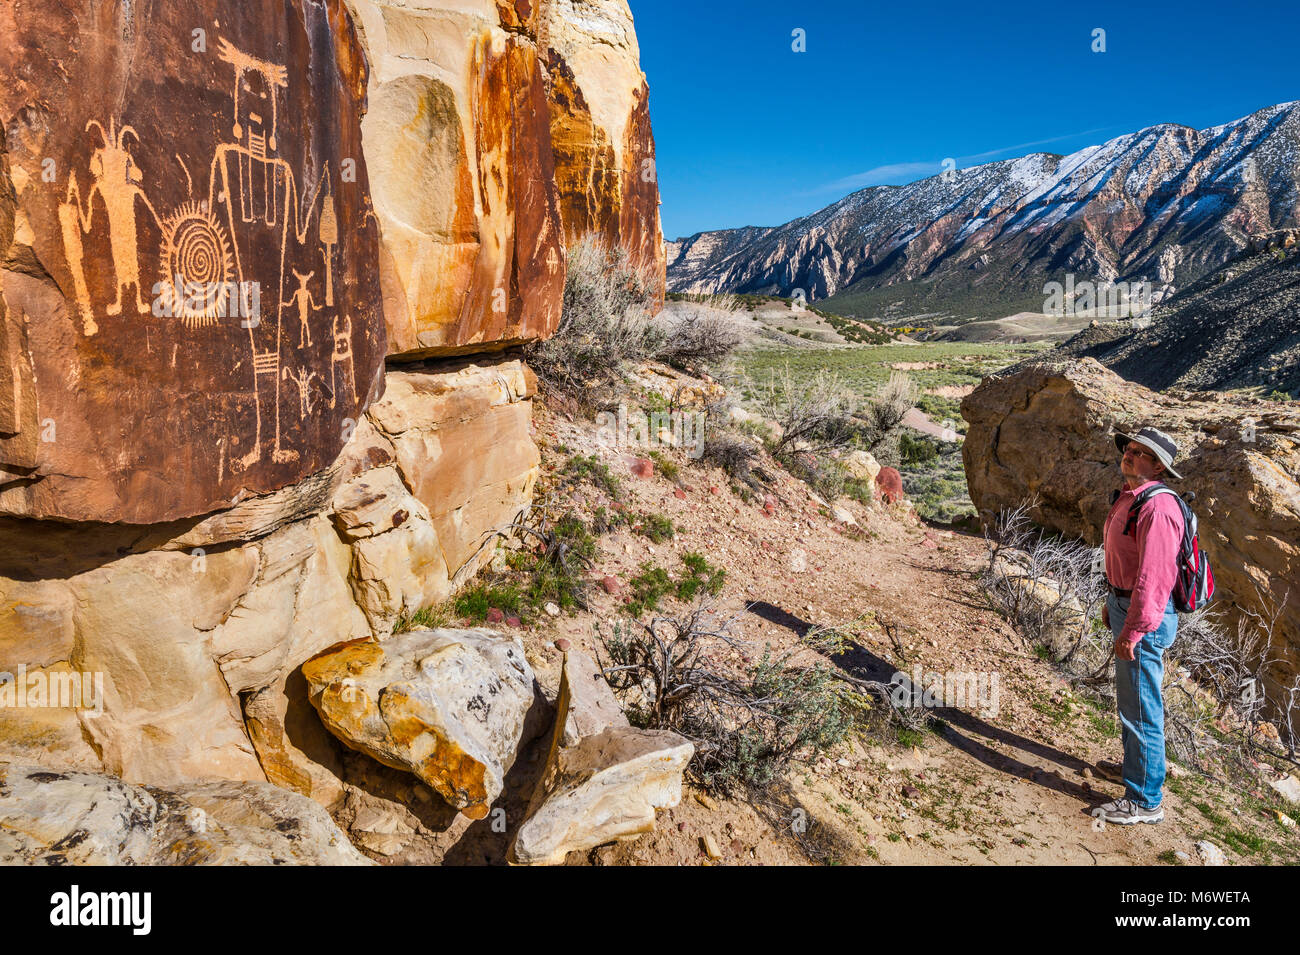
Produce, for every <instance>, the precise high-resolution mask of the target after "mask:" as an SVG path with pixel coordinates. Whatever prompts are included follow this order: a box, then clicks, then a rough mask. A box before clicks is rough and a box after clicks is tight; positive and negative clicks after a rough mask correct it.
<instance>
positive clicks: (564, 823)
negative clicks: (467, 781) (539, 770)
mask: <svg viewBox="0 0 1300 955" xmlns="http://www.w3.org/2000/svg"><path fill="white" fill-rule="evenodd" d="M556 711H557V712H556V718H555V729H554V732H553V735H552V739H551V750H550V755H549V756H548V757H547V764H546V769H545V771H544V772H543V775H542V779H541V781H540V782H539V783H538V787H537V791H536V793H535V794H534V795H533V799H532V801H531V803H530V805H529V808H528V815H527V818H525V820H524V822H523V824H522V825H521V826H520V827H519V830H518V832H517V833H516V835H515V839H514V842H513V844H512V846H511V849H510V861H511V862H514V863H516V864H520V865H558V864H559V863H561V862H563V861H564V857H565V856H566V855H567V854H568V853H570V852H574V851H582V850H584V849H591V848H593V847H595V846H598V845H601V844H602V843H605V842H611V841H614V840H616V839H618V840H625V839H634V838H636V837H637V836H639V835H640V834H642V833H644V832H649V831H651V830H653V829H654V826H655V811H656V810H657V809H664V808H668V807H671V806H675V805H677V804H678V803H679V802H681V798H682V773H683V772H685V770H686V765H687V763H689V762H690V760H691V757H692V756H693V755H694V753H695V747H694V746H693V745H692V744H691V743H690V742H689V741H687V740H686V739H684V738H682V737H681V736H679V735H677V734H676V733H674V732H672V731H670V730H643V729H635V728H633V727H632V726H630V725H629V724H628V721H627V718H626V717H625V716H624V715H623V711H622V709H621V708H620V707H619V705H618V701H617V700H615V699H614V694H613V693H612V692H611V691H610V688H609V684H608V683H606V682H605V677H604V676H603V675H602V674H601V671H600V667H598V666H597V665H596V663H595V662H594V661H593V660H592V659H591V658H590V657H589V656H587V655H586V654H584V653H581V652H579V651H577V650H569V651H567V652H566V653H565V655H564V670H563V675H562V677H561V682H560V695H559V698H558V700H557V701H556Z"/></svg>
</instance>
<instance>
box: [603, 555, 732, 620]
mask: <svg viewBox="0 0 1300 955" xmlns="http://www.w3.org/2000/svg"><path fill="white" fill-rule="evenodd" d="M682 563H683V564H684V565H685V566H686V570H687V573H686V575H685V576H684V577H682V578H681V579H680V580H676V581H674V580H673V579H672V578H671V577H669V576H668V571H666V570H664V569H663V568H662V567H656V566H654V565H653V564H651V563H650V562H648V561H647V562H646V563H643V564H642V565H641V572H640V573H639V574H637V575H636V576H635V577H633V578H632V579H631V580H630V581H628V589H629V590H630V591H631V597H632V601H631V603H629V604H628V606H627V609H628V612H629V613H631V614H632V616H634V617H639V616H641V615H642V614H643V613H645V612H646V611H647V610H658V609H659V601H660V600H662V599H663V598H664V597H667V596H669V595H672V596H674V597H676V598H677V599H678V600H682V601H691V600H694V599H695V598H696V597H697V596H698V595H699V594H700V592H701V591H703V592H705V593H708V594H710V595H713V596H716V595H717V594H718V592H719V591H721V590H722V585H723V583H724V582H725V581H726V577H727V572H726V571H725V570H723V569H722V568H721V567H714V566H712V565H711V564H710V563H709V562H708V561H707V560H705V559H704V557H702V556H701V555H699V554H696V553H689V554H683V555H682Z"/></svg>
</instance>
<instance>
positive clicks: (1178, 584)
mask: <svg viewBox="0 0 1300 955" xmlns="http://www.w3.org/2000/svg"><path fill="white" fill-rule="evenodd" d="M1157 494H1172V495H1173V498H1174V500H1175V501H1177V502H1178V507H1179V508H1180V509H1181V510H1182V512H1183V540H1182V543H1181V544H1180V545H1179V547H1178V577H1177V578H1176V579H1175V580H1174V593H1173V598H1174V609H1175V610H1177V611H1178V612H1179V613H1191V612H1192V611H1193V610H1200V609H1201V608H1202V607H1204V606H1205V605H1206V604H1207V603H1209V602H1210V600H1211V598H1213V597H1214V574H1213V572H1212V571H1211V570H1210V562H1209V561H1208V560H1207V559H1206V557H1205V555H1204V554H1202V553H1201V542H1200V539H1199V537H1198V535H1197V533H1196V515H1195V514H1193V513H1192V509H1191V508H1190V507H1188V506H1187V504H1188V501H1194V500H1196V494H1195V493H1194V492H1192V491H1188V492H1187V499H1186V500H1184V499H1183V497H1182V496H1181V495H1179V494H1178V492H1177V491H1175V490H1173V488H1170V487H1166V486H1165V485H1163V484H1157V485H1156V486H1155V487H1151V488H1147V489H1146V490H1145V491H1143V492H1142V493H1141V494H1139V495H1138V496H1137V497H1136V498H1135V499H1134V501H1133V503H1132V504H1131V505H1130V506H1129V509H1128V520H1127V521H1126V522H1125V524H1124V533H1125V534H1128V535H1130V536H1132V535H1133V534H1134V533H1135V531H1136V528H1137V520H1138V514H1139V513H1140V512H1141V510H1142V505H1143V504H1145V503H1146V502H1147V501H1148V500H1150V499H1151V498H1153V497H1155V496H1156V495H1157ZM1119 495H1120V492H1119V491H1116V492H1115V494H1114V496H1113V497H1112V498H1111V503H1112V504H1114V503H1115V501H1117V500H1119Z"/></svg>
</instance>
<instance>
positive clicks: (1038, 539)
mask: <svg viewBox="0 0 1300 955" xmlns="http://www.w3.org/2000/svg"><path fill="white" fill-rule="evenodd" d="M1036 504H1037V499H1033V500H1030V501H1027V502H1025V503H1023V504H1021V505H1020V506H1019V507H1016V508H1014V509H1011V510H1004V511H1002V513H1001V514H999V516H998V518H997V520H996V521H995V522H994V524H993V526H992V527H990V528H986V529H985V537H984V541H985V545H986V547H987V549H988V566H987V568H986V570H985V572H984V575H983V580H982V583H983V586H984V590H985V592H986V593H987V594H988V595H989V598H990V600H991V601H992V603H993V605H994V607H996V608H997V610H998V612H999V613H1001V614H1002V616H1003V617H1005V618H1006V619H1007V621H1008V622H1009V623H1010V624H1011V625H1012V627H1014V628H1015V630H1016V632H1017V633H1018V634H1019V635H1020V636H1021V638H1022V639H1023V640H1025V642H1026V645H1027V646H1028V647H1034V646H1038V645H1040V644H1041V645H1044V646H1047V647H1049V648H1050V649H1051V650H1052V652H1053V654H1054V656H1055V658H1056V659H1058V660H1060V661H1061V662H1062V663H1068V662H1069V661H1070V660H1071V659H1072V658H1074V657H1075V656H1076V655H1077V654H1079V653H1080V651H1081V650H1082V651H1085V652H1084V653H1083V655H1082V656H1081V657H1080V662H1081V663H1083V665H1087V660H1088V659H1089V658H1095V657H1096V655H1097V651H1102V650H1104V649H1105V648H1108V647H1109V646H1110V643H1111V640H1110V631H1106V633H1105V634H1104V635H1103V634H1099V633H1098V628H1097V626H1095V625H1094V621H1096V620H1097V619H1098V617H1099V615H1100V613H1101V607H1102V604H1103V603H1104V602H1105V598H1106V586H1105V579H1104V578H1103V576H1102V570H1101V561H1100V553H1101V552H1100V550H1098V549H1096V548H1092V547H1088V546H1087V545H1086V544H1084V543H1082V542H1080V541H1072V540H1066V539H1062V538H1059V537H1055V536H1052V535H1049V534H1048V533H1047V532H1046V531H1044V530H1042V529H1041V528H1035V527H1034V526H1033V524H1032V523H1031V522H1030V519H1029V514H1030V512H1031V511H1032V510H1033V508H1034V507H1035V506H1036Z"/></svg>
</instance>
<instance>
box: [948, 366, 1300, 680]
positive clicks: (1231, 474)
mask: <svg viewBox="0 0 1300 955" xmlns="http://www.w3.org/2000/svg"><path fill="white" fill-rule="evenodd" d="M962 416H963V417H964V418H965V419H966V420H967V421H968V422H970V430H969V431H968V432H967V435H966V441H965V443H964V444H963V446H962V459H963V462H964V464H965V467H966V481H967V485H968V486H969V488H970V495H971V500H972V502H974V504H975V506H976V508H977V509H978V510H979V512H980V515H981V517H982V519H983V520H984V521H985V522H989V521H991V520H993V519H994V518H995V517H996V515H997V514H998V512H999V511H1001V510H1003V509H1007V508H1013V507H1016V506H1018V505H1019V504H1021V503H1022V502H1024V501H1027V500H1029V499H1031V498H1034V497H1035V496H1036V499H1037V503H1036V505H1035V506H1034V507H1033V509H1032V510H1031V511H1030V512H1029V516H1030V517H1031V518H1032V519H1033V520H1034V521H1035V522H1036V523H1038V524H1041V525H1043V526H1044V527H1047V528H1050V529H1052V530H1055V531H1059V532H1061V533H1063V534H1067V535H1069V536H1071V537H1078V538H1082V539H1083V540H1085V541H1086V542H1087V543H1089V544H1091V545H1094V546H1096V545H1099V544H1100V543H1101V531H1102V524H1103V522H1104V521H1105V518H1106V514H1107V513H1108V512H1109V510H1110V498H1111V493H1112V491H1114V490H1116V489H1117V488H1119V487H1120V485H1121V483H1122V480H1123V479H1122V477H1121V475H1120V473H1119V453H1118V452H1117V451H1116V449H1115V443H1114V438H1113V435H1114V433H1115V431H1116V430H1117V429H1118V430H1122V431H1130V432H1131V430H1132V429H1134V428H1138V427H1141V426H1142V425H1146V424H1150V425H1153V426H1155V427H1157V428H1160V429H1161V430H1163V431H1165V432H1167V433H1168V434H1170V435H1171V436H1172V437H1173V438H1174V439H1175V441H1177V442H1178V445H1179V449H1180V454H1179V457H1178V461H1177V462H1176V465H1175V466H1176V467H1177V468H1178V469H1179V471H1180V472H1182V474H1183V475H1184V479H1183V480H1181V481H1177V480H1171V482H1170V486H1171V487H1173V488H1175V489H1176V490H1178V491H1179V492H1180V493H1183V492H1187V491H1192V492H1194V493H1195V495H1196V498H1195V500H1194V501H1193V503H1192V509H1193V511H1194V512H1195V513H1196V515H1197V519H1198V521H1199V530H1200V541H1201V547H1202V549H1203V550H1204V552H1205V554H1206V555H1207V557H1208V558H1209V561H1210V565H1211V567H1212V568H1213V570H1214V578H1215V584H1216V593H1215V599H1214V602H1213V603H1212V605H1211V606H1212V607H1213V608H1214V609H1216V610H1218V611H1222V612H1223V613H1224V615H1225V620H1224V623H1225V625H1226V626H1228V628H1229V630H1230V631H1231V632H1235V630H1236V621H1237V619H1238V618H1239V617H1240V615H1241V613H1242V612H1243V611H1250V612H1257V613H1258V612H1264V613H1266V614H1267V613H1268V612H1269V610H1270V608H1275V607H1277V608H1280V613H1279V615H1278V618H1277V625H1276V627H1275V628H1274V631H1273V640H1274V641H1275V645H1274V647H1273V651H1274V652H1273V654H1272V655H1273V656H1274V657H1278V658H1280V659H1279V662H1278V663H1277V664H1276V665H1275V666H1274V667H1273V668H1272V669H1270V671H1269V672H1268V675H1267V676H1268V679H1267V680H1266V686H1267V684H1268V683H1272V684H1274V686H1273V689H1274V691H1275V692H1276V690H1277V689H1279V688H1280V687H1281V686H1283V685H1289V684H1290V682H1291V680H1292V679H1293V678H1294V676H1295V675H1296V672H1297V667H1296V665H1295V663H1294V662H1293V661H1294V660H1295V659H1296V647H1297V646H1300V601H1297V600H1295V598H1294V595H1292V596H1291V598H1290V599H1284V598H1285V597H1286V593H1287V589H1288V587H1290V585H1291V582H1292V581H1295V580H1297V579H1300V544H1298V543H1297V542H1298V541H1300V412H1297V411H1295V410H1292V409H1290V408H1288V407H1287V406H1285V405H1281V404H1278V403H1264V402H1256V401H1254V400H1252V399H1248V398H1236V397H1233V396H1230V395H1227V394H1221V393H1216V392H1198V393H1195V394H1189V393H1187V392H1172V391H1171V392H1165V393H1160V392H1153V391H1149V390H1148V389H1146V388H1144V387H1142V386H1141V385H1137V384H1134V383H1132V382H1128V381H1125V380H1124V379H1122V378H1120V377H1118V376H1117V375H1116V374H1115V373H1114V372H1112V371H1110V370H1109V369H1107V368H1105V367H1103V366H1102V365H1101V364H1099V363H1098V362H1097V361H1096V360H1094V359H1091V358H1083V359H1079V360H1075V361H1066V362H1048V363H1041V364H1036V365H1030V366H1027V367H1024V368H1022V369H1020V370H1018V371H1016V372H1014V373H1011V374H1005V375H1001V376H994V377H989V378H986V379H984V381H983V382H982V383H981V384H980V386H979V387H978V388H976V389H975V391H973V392H972V393H971V394H970V395H968V396H967V397H966V398H965V399H964V400H963V402H962ZM1288 660H1289V661H1292V662H1287V661H1288Z"/></svg>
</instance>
